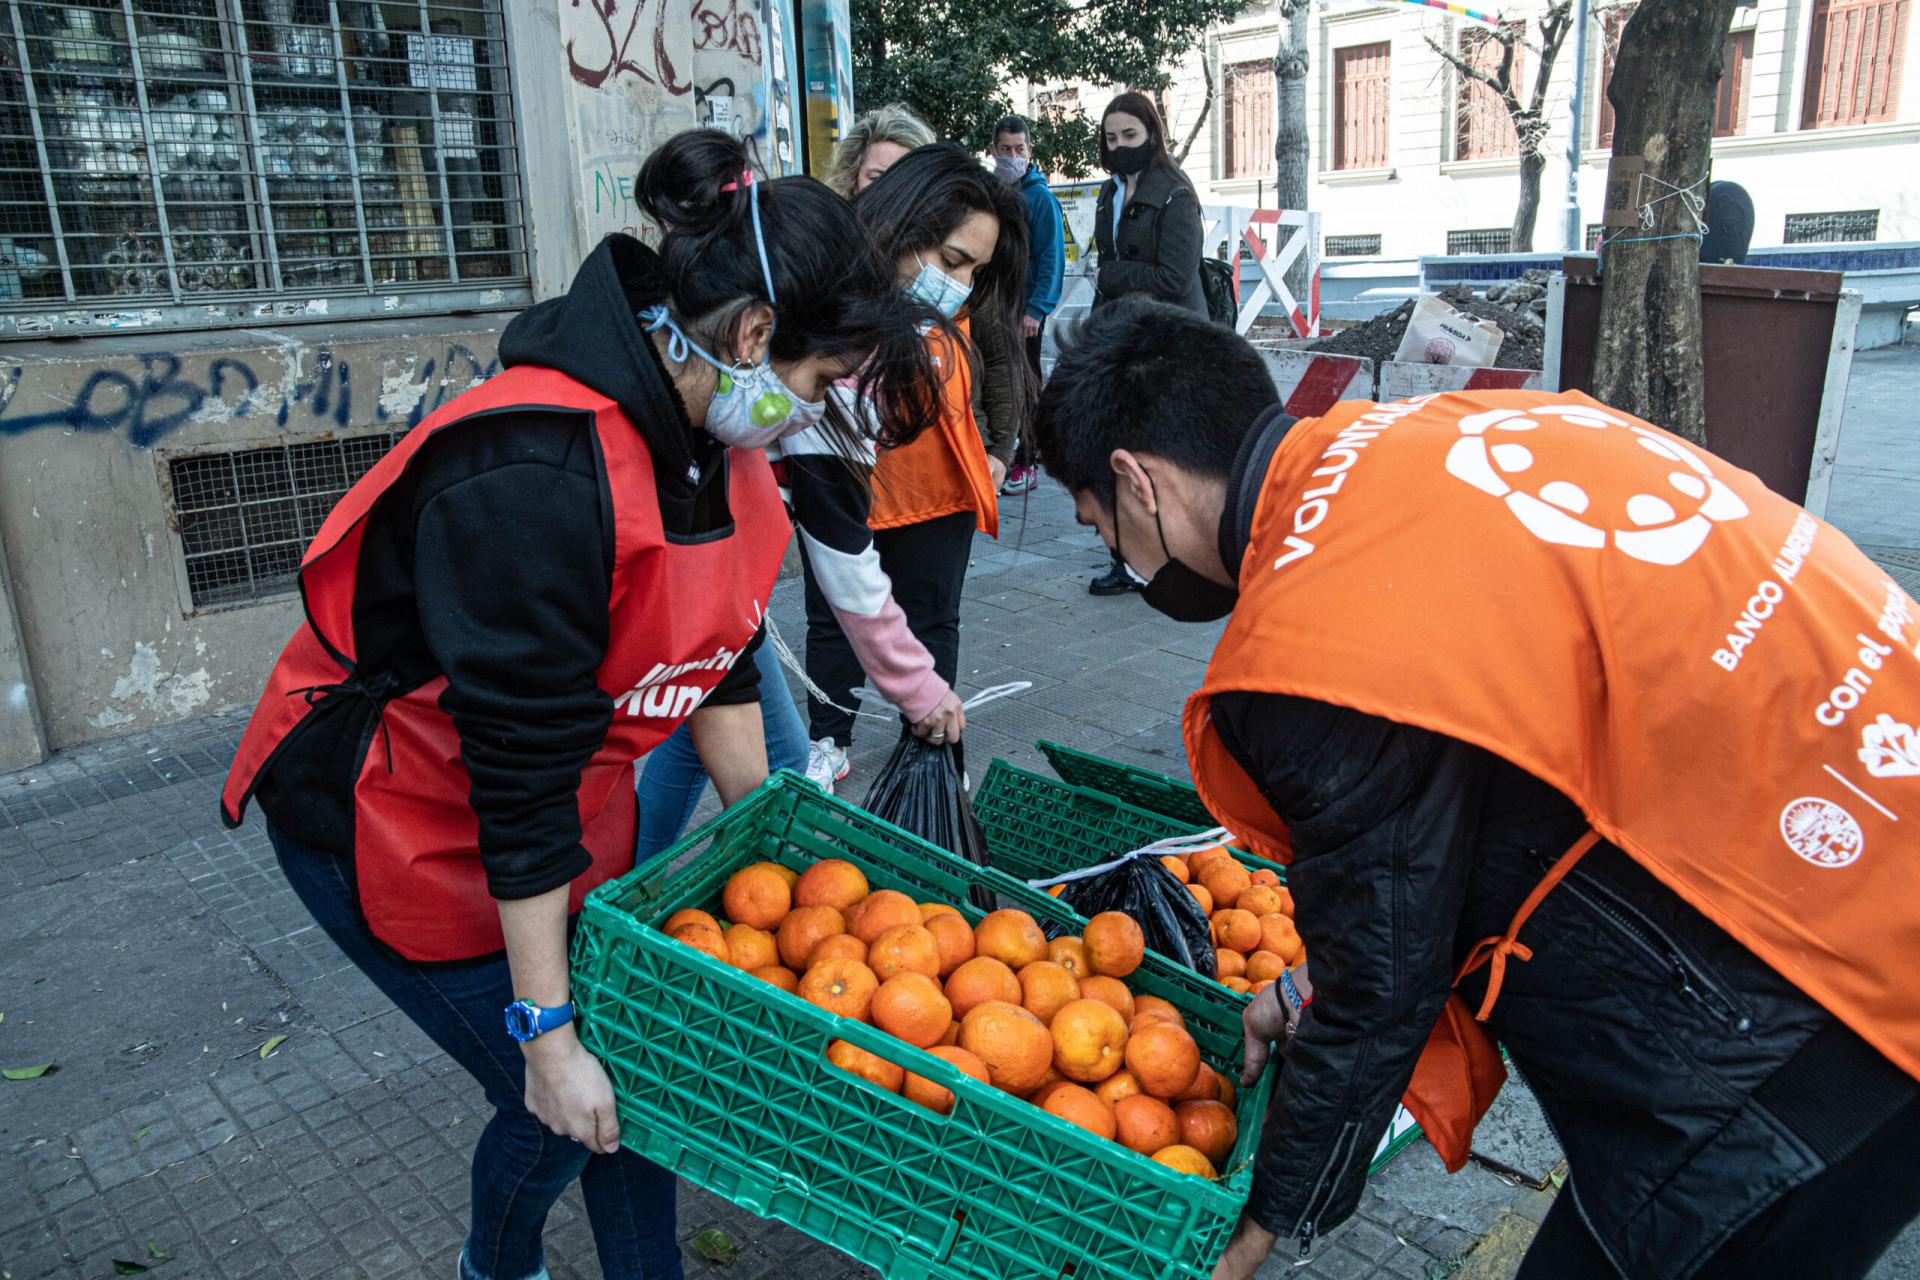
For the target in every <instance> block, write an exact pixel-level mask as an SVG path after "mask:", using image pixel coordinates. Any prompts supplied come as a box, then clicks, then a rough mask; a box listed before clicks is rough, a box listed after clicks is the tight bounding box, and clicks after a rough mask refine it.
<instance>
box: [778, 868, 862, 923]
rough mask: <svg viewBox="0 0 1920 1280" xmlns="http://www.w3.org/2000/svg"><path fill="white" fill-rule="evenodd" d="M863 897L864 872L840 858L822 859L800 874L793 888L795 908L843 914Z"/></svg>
mask: <svg viewBox="0 0 1920 1280" xmlns="http://www.w3.org/2000/svg"><path fill="white" fill-rule="evenodd" d="M866 896H867V873H866V872H864V871H862V870H861V869H860V868H858V867H856V866H854V865H853V864H852V863H851V862H848V861H846V860H845V859H843V858H826V859H823V860H821V861H819V862H816V863H814V864H813V865H812V866H810V867H808V868H807V869H806V870H805V871H802V872H801V873H800V879H799V880H798V881H796V882H795V884H794V886H793V905H794V906H796V907H832V908H834V909H835V910H837V911H842V912H844V911H846V910H847V908H849V907H851V906H852V905H853V904H854V903H856V902H858V901H860V899H862V898H864V897H866Z"/></svg>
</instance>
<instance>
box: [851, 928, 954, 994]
mask: <svg viewBox="0 0 1920 1280" xmlns="http://www.w3.org/2000/svg"><path fill="white" fill-rule="evenodd" d="M867 966H868V967H869V968H871V969H872V970H873V972H874V974H875V975H876V976H877V977H878V978H879V979H880V980H881V981H882V982H885V981H886V980H887V979H888V978H891V977H892V976H893V975H894V974H896V973H924V974H926V975H927V976H928V977H929V978H937V977H939V976H940V946H939V944H938V943H936V942H935V941H934V940H933V935H932V934H931V933H928V932H927V931H926V929H925V928H924V927H922V926H921V925H917V924H903V925H896V926H895V927H893V928H891V929H889V930H887V931H886V932H885V933H883V934H881V935H880V936H879V937H878V938H875V939H874V940H873V945H872V946H871V947H868V948H867Z"/></svg>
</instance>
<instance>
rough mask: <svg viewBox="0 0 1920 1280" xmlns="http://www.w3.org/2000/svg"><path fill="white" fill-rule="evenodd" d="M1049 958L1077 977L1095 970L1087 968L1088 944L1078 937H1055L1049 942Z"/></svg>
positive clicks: (1082, 976)
mask: <svg viewBox="0 0 1920 1280" xmlns="http://www.w3.org/2000/svg"><path fill="white" fill-rule="evenodd" d="M1047 959H1049V960H1051V961H1053V962H1054V963H1055V964H1057V965H1059V966H1060V967H1061V968H1062V969H1065V970H1066V971H1067V972H1068V973H1070V974H1072V975H1073V976H1074V977H1076V978H1084V977H1086V976H1087V975H1088V974H1090V973H1092V972H1093V970H1091V969H1089V968H1087V944H1086V943H1084V942H1082V941H1080V939H1078V938H1055V939H1053V940H1052V941H1051V942H1049V943H1047Z"/></svg>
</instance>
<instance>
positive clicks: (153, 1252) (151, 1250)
mask: <svg viewBox="0 0 1920 1280" xmlns="http://www.w3.org/2000/svg"><path fill="white" fill-rule="evenodd" d="M147 1256H148V1257H149V1258H152V1259H153V1260H154V1261H155V1262H165V1261H166V1260H167V1255H166V1254H164V1253H162V1252H160V1246H159V1245H157V1244H155V1243H154V1242H153V1241H151V1240H149V1241H147Z"/></svg>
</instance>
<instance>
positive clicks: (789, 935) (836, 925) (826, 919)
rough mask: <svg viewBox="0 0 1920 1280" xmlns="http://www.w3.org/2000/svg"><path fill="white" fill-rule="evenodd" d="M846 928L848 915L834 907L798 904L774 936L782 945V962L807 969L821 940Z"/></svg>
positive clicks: (842, 931) (788, 966) (797, 968)
mask: <svg viewBox="0 0 1920 1280" xmlns="http://www.w3.org/2000/svg"><path fill="white" fill-rule="evenodd" d="M846 931H847V922H846V919H845V917H843V916H842V915H841V914H840V912H839V911H837V910H836V909H834V908H833V907H795V908H794V909H793V910H791V911H789V912H787V918H786V919H785V920H782V921H781V922H780V930H779V932H777V933H775V934H774V935H773V937H774V941H775V942H776V943H778V944H779V947H780V963H781V964H784V965H785V966H787V968H789V969H792V970H794V971H796V972H798V971H799V970H802V969H805V968H806V967H807V957H808V956H810V955H812V954H813V949H814V947H815V946H816V945H817V944H818V943H819V941H820V939H822V938H831V937H832V936H833V935H834V934H836V933H845V932H846Z"/></svg>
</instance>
